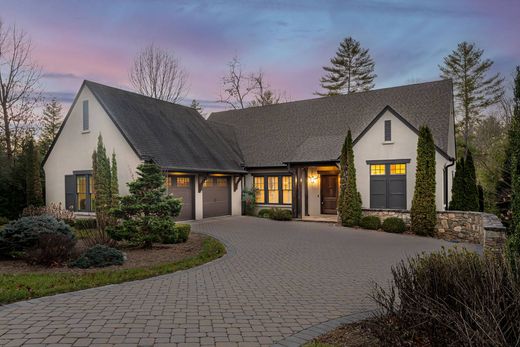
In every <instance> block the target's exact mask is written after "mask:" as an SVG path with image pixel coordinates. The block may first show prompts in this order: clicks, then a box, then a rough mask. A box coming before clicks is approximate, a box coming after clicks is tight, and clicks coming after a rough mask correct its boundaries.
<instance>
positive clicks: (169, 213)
mask: <svg viewBox="0 0 520 347" xmlns="http://www.w3.org/2000/svg"><path fill="white" fill-rule="evenodd" d="M137 175H138V178H137V179H136V180H135V181H133V182H130V183H128V188H129V191H130V194H129V195H126V196H124V197H122V198H121V199H120V203H119V206H118V207H117V208H114V209H112V211H111V215H112V216H113V217H114V218H117V222H116V223H115V225H113V226H109V227H107V233H108V234H109V236H110V237H112V238H113V239H115V240H123V241H127V242H129V243H130V244H131V245H133V246H139V247H151V246H152V244H153V243H154V242H159V241H160V240H161V237H162V235H165V234H166V233H168V232H170V230H174V227H175V222H174V218H175V217H177V216H178V215H179V213H180V211H181V206H182V203H181V200H180V199H177V198H174V197H173V196H171V195H168V194H166V187H165V185H164V176H163V173H162V171H161V168H160V167H159V166H157V165H156V164H154V163H144V164H141V165H139V166H138V167H137Z"/></svg>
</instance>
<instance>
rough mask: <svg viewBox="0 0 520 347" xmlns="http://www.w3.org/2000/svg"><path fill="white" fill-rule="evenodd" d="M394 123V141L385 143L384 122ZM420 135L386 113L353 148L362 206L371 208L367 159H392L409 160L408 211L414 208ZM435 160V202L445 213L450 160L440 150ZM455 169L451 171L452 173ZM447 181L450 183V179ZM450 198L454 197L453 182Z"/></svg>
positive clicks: (407, 176)
mask: <svg viewBox="0 0 520 347" xmlns="http://www.w3.org/2000/svg"><path fill="white" fill-rule="evenodd" d="M385 120H391V121H392V141H391V142H390V143H385V142H384V122H385ZM418 138H419V137H418V135H417V134H416V133H415V132H414V131H412V130H411V129H410V128H409V127H408V126H406V124H404V123H403V122H402V121H401V120H400V119H398V118H397V117H395V116H394V115H393V114H392V113H390V112H386V113H385V114H384V115H383V116H382V117H381V118H380V119H379V120H378V121H377V122H376V123H375V124H374V125H373V126H372V128H370V130H369V131H368V132H367V133H366V134H365V135H364V136H363V137H361V138H360V140H359V141H358V142H357V143H356V144H355V146H354V157H355V165H356V173H357V186H358V190H359V192H360V193H361V198H362V201H363V207H364V208H369V207H370V171H369V170H370V166H369V165H368V164H367V163H366V161H367V160H391V159H410V163H408V164H407V168H406V169H407V173H406V195H407V198H406V208H407V209H410V208H411V206H412V199H413V190H414V187H415V170H416V167H417V160H416V156H417V141H418ZM435 161H436V176H435V183H436V190H435V201H436V206H437V210H439V211H443V210H445V208H444V178H443V168H444V165H446V164H449V163H450V161H449V160H447V159H446V158H445V157H444V156H442V155H441V154H440V153H439V152H438V151H437V152H436V156H435ZM452 170H453V169H450V171H452ZM450 177H451V175H450ZM448 181H451V179H449V180H448ZM448 189H449V192H450V193H449V195H451V182H450V186H449V187H448Z"/></svg>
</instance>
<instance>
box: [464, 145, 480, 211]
mask: <svg viewBox="0 0 520 347" xmlns="http://www.w3.org/2000/svg"><path fill="white" fill-rule="evenodd" d="M464 197H465V201H466V202H465V207H466V208H465V211H479V203H478V187H477V174H476V172H475V163H474V162H473V155H472V154H471V151H469V150H468V153H467V156H466V161H465V162H464Z"/></svg>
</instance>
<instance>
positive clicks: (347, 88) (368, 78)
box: [316, 37, 377, 96]
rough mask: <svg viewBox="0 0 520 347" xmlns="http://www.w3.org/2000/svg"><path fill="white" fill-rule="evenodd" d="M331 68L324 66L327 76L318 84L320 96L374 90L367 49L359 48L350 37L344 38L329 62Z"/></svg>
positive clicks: (371, 62) (356, 42) (372, 66)
mask: <svg viewBox="0 0 520 347" xmlns="http://www.w3.org/2000/svg"><path fill="white" fill-rule="evenodd" d="M330 63H331V66H324V67H323V70H325V71H326V72H327V74H326V75H325V76H324V77H322V78H321V80H320V84H321V87H322V88H323V89H325V92H324V93H320V92H317V93H316V94H318V95H321V96H331V95H340V94H349V93H354V92H361V91H366V90H370V89H372V88H374V79H375V78H376V77H377V75H376V74H375V73H374V67H375V63H374V61H373V60H372V57H371V56H370V54H369V53H368V49H365V48H363V47H361V44H360V43H359V41H356V40H354V39H353V38H352V37H347V38H345V39H344V40H343V41H342V42H341V43H340V45H339V48H338V50H337V52H336V55H335V56H334V57H333V58H332V59H331V60H330Z"/></svg>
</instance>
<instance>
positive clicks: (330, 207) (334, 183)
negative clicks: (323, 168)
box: [320, 175, 338, 214]
mask: <svg viewBox="0 0 520 347" xmlns="http://www.w3.org/2000/svg"><path fill="white" fill-rule="evenodd" d="M320 177H321V182H320V186H321V194H320V195H321V213H323V214H336V213H337V203H338V175H321V176H320Z"/></svg>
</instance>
